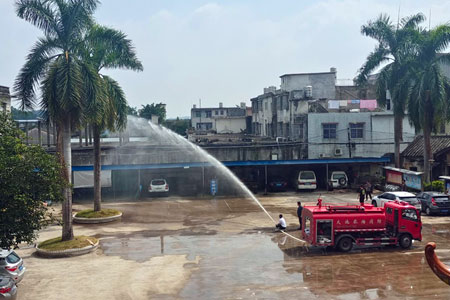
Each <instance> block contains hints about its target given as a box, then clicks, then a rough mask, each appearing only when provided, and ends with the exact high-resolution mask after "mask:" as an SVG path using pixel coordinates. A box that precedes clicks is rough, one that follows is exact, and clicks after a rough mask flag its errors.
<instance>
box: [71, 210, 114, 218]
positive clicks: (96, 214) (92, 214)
mask: <svg viewBox="0 0 450 300" xmlns="http://www.w3.org/2000/svg"><path fill="white" fill-rule="evenodd" d="M117 215H120V211H118V210H117V209H102V210H101V211H94V210H93V209H86V210H82V211H80V212H77V213H76V214H75V217H77V218H106V217H112V216H117Z"/></svg>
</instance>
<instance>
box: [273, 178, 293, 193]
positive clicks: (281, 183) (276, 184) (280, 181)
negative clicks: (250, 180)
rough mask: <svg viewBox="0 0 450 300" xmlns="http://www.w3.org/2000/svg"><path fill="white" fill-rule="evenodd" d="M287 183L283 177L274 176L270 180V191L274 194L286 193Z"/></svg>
mask: <svg viewBox="0 0 450 300" xmlns="http://www.w3.org/2000/svg"><path fill="white" fill-rule="evenodd" d="M287 185H288V183H287V181H286V179H284V178H283V177H281V176H274V177H272V178H271V179H270V180H269V190H270V191H272V192H281V191H286V189H287Z"/></svg>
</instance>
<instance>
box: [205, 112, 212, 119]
mask: <svg viewBox="0 0 450 300" xmlns="http://www.w3.org/2000/svg"><path fill="white" fill-rule="evenodd" d="M206 117H207V118H211V111H210V110H207V111H206Z"/></svg>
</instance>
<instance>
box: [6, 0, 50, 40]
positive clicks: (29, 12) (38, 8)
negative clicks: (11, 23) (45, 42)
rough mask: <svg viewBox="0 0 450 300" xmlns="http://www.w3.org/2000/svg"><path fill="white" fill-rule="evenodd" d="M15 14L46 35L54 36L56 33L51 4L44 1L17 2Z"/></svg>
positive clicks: (23, 0)
mask: <svg viewBox="0 0 450 300" xmlns="http://www.w3.org/2000/svg"><path fill="white" fill-rule="evenodd" d="M15 6H16V14H17V16H18V17H19V18H21V19H24V20H26V21H28V22H30V23H31V24H33V25H34V26H36V27H38V28H39V29H41V30H43V31H44V33H45V34H46V35H51V36H56V35H57V31H58V24H57V20H56V19H55V11H54V9H53V8H52V5H51V2H49V1H45V0H17V1H16V3H15Z"/></svg>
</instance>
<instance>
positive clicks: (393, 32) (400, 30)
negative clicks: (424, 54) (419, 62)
mask: <svg viewBox="0 0 450 300" xmlns="http://www.w3.org/2000/svg"><path fill="white" fill-rule="evenodd" d="M424 19H425V18H424V16H423V15H422V14H420V13H419V14H416V15H413V16H410V17H405V18H403V19H401V20H400V22H399V23H398V24H393V23H392V22H391V20H390V18H389V17H388V16H387V15H380V16H379V17H378V18H377V19H376V20H375V21H369V22H368V23H367V24H366V25H363V26H362V28H361V33H362V34H363V35H366V36H368V37H371V38H373V39H375V40H377V41H378V44H377V45H376V46H375V49H374V50H373V51H372V52H371V53H370V54H369V55H368V56H367V59H366V62H365V63H364V65H363V66H362V67H361V69H360V70H359V74H358V77H357V82H358V83H359V84H360V85H364V84H366V83H367V79H368V76H369V75H370V74H371V73H372V72H374V71H375V70H377V69H378V68H380V67H381V66H383V65H384V66H383V67H382V68H381V70H380V72H379V74H378V77H377V80H376V93H377V100H378V104H379V105H380V106H381V107H385V105H386V103H387V97H386V96H387V93H386V92H387V91H389V92H390V96H391V101H392V104H393V111H394V143H395V149H394V152H395V166H396V167H397V168H399V167H401V165H400V142H401V141H402V140H403V134H402V132H403V118H404V117H405V109H406V102H407V98H408V92H409V87H410V82H409V81H408V80H409V79H408V72H409V70H410V68H411V64H412V62H413V60H414V53H415V40H416V38H417V35H418V25H419V24H420V23H421V22H422V21H423V20H424Z"/></svg>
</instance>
